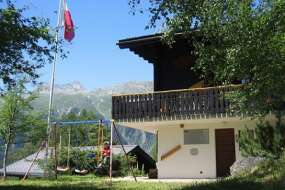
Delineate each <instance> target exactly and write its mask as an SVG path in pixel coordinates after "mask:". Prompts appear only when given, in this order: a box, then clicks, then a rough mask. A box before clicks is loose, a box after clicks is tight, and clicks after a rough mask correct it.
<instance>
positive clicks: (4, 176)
mask: <svg viewBox="0 0 285 190" xmlns="http://www.w3.org/2000/svg"><path fill="white" fill-rule="evenodd" d="M9 141H10V140H9ZM9 141H8V143H6V144H5V150H4V159H3V179H4V180H5V179H6V177H7V168H6V162H7V157H8V150H9V146H10V142H9Z"/></svg>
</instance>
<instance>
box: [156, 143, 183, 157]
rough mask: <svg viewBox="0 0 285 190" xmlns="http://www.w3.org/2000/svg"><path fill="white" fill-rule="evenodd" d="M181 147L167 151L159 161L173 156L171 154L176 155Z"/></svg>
mask: <svg viewBox="0 0 285 190" xmlns="http://www.w3.org/2000/svg"><path fill="white" fill-rule="evenodd" d="M181 147H182V146H181V145H177V146H175V147H174V148H172V149H171V150H169V151H168V152H167V153H165V154H163V155H162V156H161V158H160V159H161V160H165V159H166V158H168V157H169V156H171V155H173V154H174V153H176V152H177V151H178V150H180V149H181Z"/></svg>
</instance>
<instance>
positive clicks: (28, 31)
mask: <svg viewBox="0 0 285 190" xmlns="http://www.w3.org/2000/svg"><path fill="white" fill-rule="evenodd" d="M9 2H10V3H9V4H8V6H7V7H4V6H2V7H1V8H0V36H1V38H0V67H1V70H0V79H1V80H2V83H3V84H5V85H8V87H9V86H11V85H15V84H16V81H17V80H16V78H17V77H18V76H19V75H24V76H27V77H29V78H30V79H31V80H32V81H33V82H36V80H35V79H37V78H38V77H39V75H38V74H37V70H38V69H39V68H42V67H43V66H44V65H45V64H46V63H50V62H51V61H52V59H53V56H52V52H54V51H55V48H54V45H53V41H54V38H53V35H52V33H51V31H50V29H49V28H50V24H49V21H48V20H47V19H44V18H38V17H35V16H31V17H25V16H24V14H25V11H26V10H25V9H17V8H16V7H15V6H14V4H13V3H11V1H9ZM2 3H3V2H0V4H2ZM60 44H62V42H60ZM58 51H59V52H60V53H62V55H63V56H65V54H64V52H63V50H62V48H59V49H58Z"/></svg>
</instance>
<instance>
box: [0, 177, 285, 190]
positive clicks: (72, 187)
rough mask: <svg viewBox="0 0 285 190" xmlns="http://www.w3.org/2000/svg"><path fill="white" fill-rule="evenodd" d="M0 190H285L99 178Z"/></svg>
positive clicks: (233, 181)
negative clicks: (110, 182)
mask: <svg viewBox="0 0 285 190" xmlns="http://www.w3.org/2000/svg"><path fill="white" fill-rule="evenodd" d="M0 189H1V190H2V189H5V190H10V189H11V190H97V189H110V190H123V189H134V190H135V189H136V190H140V189H144V190H156V189H161V190H162V189H163V190H229V189H230V190H279V189H285V185H284V184H283V183H281V182H273V181H266V182H262V181H258V180H252V179H245V178H228V179H224V180H220V181H217V182H212V183H204V184H201V183H199V184H180V183H149V182H138V183H135V182H131V181H124V182H122V181H120V182H118V181H116V182H113V184H112V186H110V184H109V183H108V179H107V178H99V177H96V176H93V175H87V176H60V177H59V179H58V180H57V181H55V180H44V179H29V180H27V181H24V182H23V181H19V180H18V179H9V180H6V181H0Z"/></svg>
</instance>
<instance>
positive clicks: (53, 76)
mask: <svg viewBox="0 0 285 190" xmlns="http://www.w3.org/2000/svg"><path fill="white" fill-rule="evenodd" d="M62 3H63V0H59V6H58V12H57V25H56V33H55V52H54V57H53V63H52V72H51V82H50V95H49V107H48V119H47V131H46V133H47V134H46V153H45V177H47V175H48V149H49V144H48V143H49V136H50V130H51V123H52V122H51V117H52V109H53V93H54V79H55V66H56V61H57V57H58V52H57V51H58V41H59V32H60V28H61V25H62V10H63V9H62Z"/></svg>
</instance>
